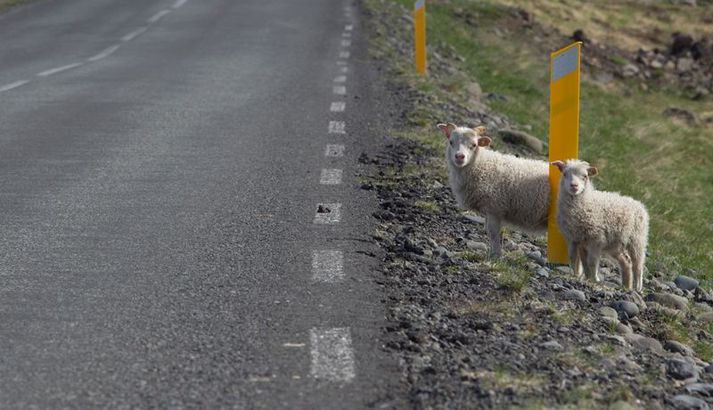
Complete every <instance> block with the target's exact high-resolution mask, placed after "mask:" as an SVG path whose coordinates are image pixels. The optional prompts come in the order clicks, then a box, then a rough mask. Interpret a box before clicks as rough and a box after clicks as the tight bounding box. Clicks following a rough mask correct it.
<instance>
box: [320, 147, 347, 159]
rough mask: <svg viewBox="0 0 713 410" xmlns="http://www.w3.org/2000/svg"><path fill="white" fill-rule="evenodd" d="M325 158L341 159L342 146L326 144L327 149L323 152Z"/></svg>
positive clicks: (342, 154)
mask: <svg viewBox="0 0 713 410" xmlns="http://www.w3.org/2000/svg"><path fill="white" fill-rule="evenodd" d="M324 156H325V157H343V156H344V145H339V144H327V148H326V149H325V150H324Z"/></svg>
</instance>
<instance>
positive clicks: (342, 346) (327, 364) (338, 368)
mask: <svg viewBox="0 0 713 410" xmlns="http://www.w3.org/2000/svg"><path fill="white" fill-rule="evenodd" d="M309 339H310V344H311V346H310V353H311V354H312V367H311V374H312V377H314V378H317V379H326V380H330V381H336V382H348V381H351V380H352V379H353V378H354V376H355V365H354V351H353V350H352V337H351V334H350V331H349V328H348V327H342V328H335V329H311V330H310V335H309Z"/></svg>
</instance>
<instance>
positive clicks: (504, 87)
mask: <svg viewBox="0 0 713 410" xmlns="http://www.w3.org/2000/svg"><path fill="white" fill-rule="evenodd" d="M394 1H397V2H399V3H401V4H403V5H404V6H405V7H407V8H410V7H411V6H412V4H411V3H412V2H411V1H410V0H394ZM508 2H509V1H508V0H489V1H482V2H472V1H467V0H452V1H449V2H438V3H435V2H434V4H429V8H428V38H429V42H430V43H431V44H446V45H449V46H451V47H453V48H454V49H455V51H456V53H457V54H458V55H460V56H462V57H463V58H464V59H465V62H459V61H453V63H454V64H455V65H457V66H459V67H460V68H461V69H462V70H463V71H464V72H465V73H466V74H467V75H468V76H469V77H471V79H474V80H476V81H477V82H478V83H480V85H481V87H482V89H483V91H484V92H489V93H495V94H498V95H501V96H504V97H505V99H495V100H494V101H492V102H491V103H490V106H491V108H493V109H494V110H496V111H498V112H500V113H503V114H505V115H506V116H507V117H508V118H509V119H510V120H511V121H514V122H516V123H518V124H520V125H522V126H524V127H527V128H529V129H531V130H532V133H533V134H534V135H536V136H538V137H540V138H543V139H546V135H547V126H548V73H547V70H548V58H549V57H548V54H547V52H546V51H543V50H539V49H538V48H539V47H537V46H535V45H533V40H532V39H531V38H530V36H531V33H529V32H528V31H527V30H525V29H522V30H520V29H518V28H517V27H515V28H512V27H508V26H507V21H508V19H510V18H511V17H512V15H513V11H514V10H513V9H512V8H511V7H510V6H509V5H508V4H506V3H508ZM548 4H549V3H548ZM706 7H708V6H706ZM607 10H613V12H616V13H624V14H626V13H635V11H633V9H631V8H630V9H627V10H625V12H624V11H622V9H621V8H609V9H607V8H602V10H601V12H602V13H604V12H606V11H607ZM686 13H688V12H686ZM464 15H471V16H477V23H476V24H469V23H467V21H466V19H464V17H463V16H464ZM631 18H636V15H632V16H631ZM637 21H638V20H637ZM545 22H547V21H545ZM558 29H561V30H562V31H563V32H566V31H567V30H568V28H567V27H563V28H558ZM651 29H652V30H653V29H654V27H651ZM564 43H565V42H564V41H563V44H562V45H564ZM405 63H406V64H408V63H410V62H405ZM406 66H407V65H406ZM406 77H407V78H410V81H413V82H415V83H416V85H417V87H418V88H419V89H421V90H424V91H428V90H434V93H435V94H436V95H442V94H443V93H448V92H449V90H452V91H450V92H457V88H458V87H457V85H458V82H467V81H468V79H456V80H453V79H447V78H446V79H443V78H441V79H430V78H427V79H414V78H413V76H411V74H407V75H406ZM584 77H585V78H584V79H583V83H582V111H581V125H580V156H581V157H582V158H583V159H586V160H589V161H590V162H592V163H594V164H595V165H597V166H598V167H599V168H600V171H601V176H600V177H599V178H598V187H599V188H600V189H605V190H611V191H619V192H621V193H623V194H626V195H630V196H633V197H634V198H638V199H640V200H641V201H643V202H644V203H645V204H646V205H647V207H648V208H649V212H650V214H651V234H650V249H649V253H650V257H649V259H648V261H647V266H648V268H649V270H656V271H661V272H664V273H667V274H678V273H684V274H689V275H693V276H697V277H699V278H701V279H702V280H703V283H704V285H705V286H707V287H710V286H711V285H712V284H713V270H712V269H711V266H713V201H711V198H713V129H712V128H705V127H699V126H689V125H687V124H683V123H678V122H676V121H674V120H672V119H669V118H665V117H664V116H663V115H662V112H663V111H664V110H665V109H666V108H667V107H671V106H675V107H681V108H685V109H687V110H690V111H693V112H695V113H699V114H701V113H708V112H713V102H711V101H710V100H703V101H693V100H690V99H687V98H685V97H683V96H680V95H678V93H676V92H674V91H672V90H670V89H663V88H652V87H648V88H647V89H646V90H644V88H643V87H640V84H638V83H636V82H631V81H626V80H619V79H614V80H613V81H611V82H609V83H607V84H606V85H602V84H600V83H597V82H595V81H593V80H591V79H590V78H588V76H586V75H585V76H584ZM424 125H426V124H424ZM431 125H432V124H428V126H429V127H430V126H431ZM424 132H426V131H425V130H424ZM427 132H428V133H429V135H432V138H434V139H435V138H437V135H436V134H434V133H433V132H432V130H431V129H430V128H429V129H428V131H427Z"/></svg>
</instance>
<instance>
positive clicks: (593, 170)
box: [587, 167, 599, 177]
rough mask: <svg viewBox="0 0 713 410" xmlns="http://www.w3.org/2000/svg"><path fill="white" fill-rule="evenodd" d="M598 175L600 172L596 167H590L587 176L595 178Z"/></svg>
mask: <svg viewBox="0 0 713 410" xmlns="http://www.w3.org/2000/svg"><path fill="white" fill-rule="evenodd" d="M598 174H599V170H597V168H596V167H589V168H587V175H589V176H590V177H593V176H595V175H598Z"/></svg>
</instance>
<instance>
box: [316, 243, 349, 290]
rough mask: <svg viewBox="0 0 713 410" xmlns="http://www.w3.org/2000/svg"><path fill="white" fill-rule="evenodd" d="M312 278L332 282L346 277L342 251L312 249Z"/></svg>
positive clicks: (317, 280)
mask: <svg viewBox="0 0 713 410" xmlns="http://www.w3.org/2000/svg"><path fill="white" fill-rule="evenodd" d="M312 279H314V280H315V281H316V282H330V283H334V282H338V281H340V280H342V279H344V254H343V253H342V251H312Z"/></svg>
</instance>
